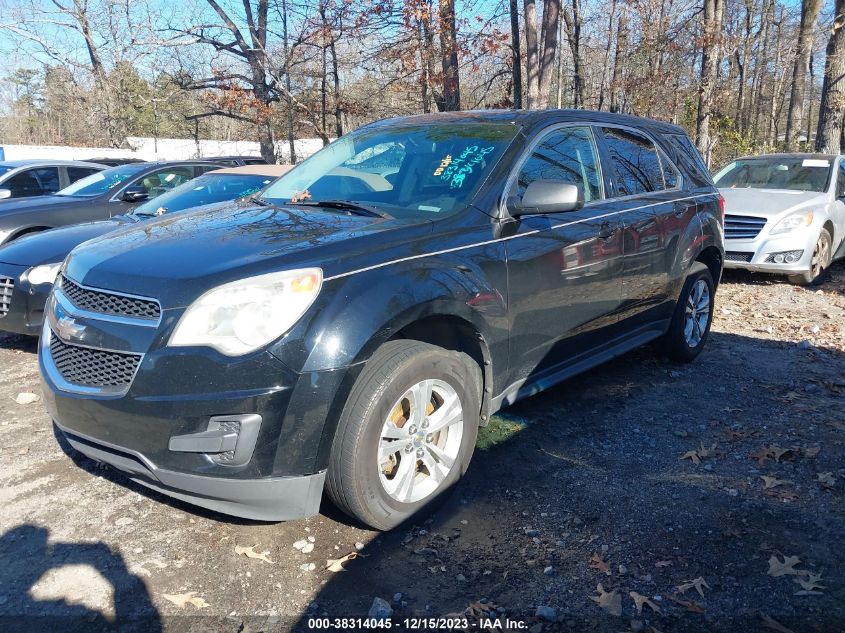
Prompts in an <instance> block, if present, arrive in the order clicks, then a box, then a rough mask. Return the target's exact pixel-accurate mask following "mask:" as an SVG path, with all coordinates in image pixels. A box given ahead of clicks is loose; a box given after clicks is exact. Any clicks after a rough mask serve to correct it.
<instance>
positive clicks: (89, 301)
mask: <svg viewBox="0 0 845 633" xmlns="http://www.w3.org/2000/svg"><path fill="white" fill-rule="evenodd" d="M61 289H62V292H64V293H65V295H67V298H68V299H70V300H71V301H72V302H73V304H74V305H76V306H77V307H78V308H82V309H83V310H88V311H90V312H99V313H101V314H111V315H115V316H122V317H129V318H134V319H148V320H151V321H154V320H157V319H159V318H160V317H161V306H159V304H158V302H157V301H153V300H151V299H139V298H136V297H126V296H124V295H118V294H113V293H111V292H104V291H102V290H89V289H88V288H83V287H82V286H80V285H79V284H77V283H76V282H74V281H71V280H70V279H68V278H67V277H65V276H64V275H63V276H62V278H61Z"/></svg>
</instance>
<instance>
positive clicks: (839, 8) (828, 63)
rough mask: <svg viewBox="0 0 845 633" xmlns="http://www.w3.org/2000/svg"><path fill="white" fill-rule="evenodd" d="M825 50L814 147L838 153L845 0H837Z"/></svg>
mask: <svg viewBox="0 0 845 633" xmlns="http://www.w3.org/2000/svg"><path fill="white" fill-rule="evenodd" d="M826 53H827V57H826V58H825V63H824V82H823V83H822V96H821V105H820V107H819V124H818V128H817V131H816V151H817V152H824V153H826V154H827V153H830V154H839V153H840V151H841V149H842V147H841V138H842V130H843V127H842V120H843V118H845V85H843V84H845V0H836V5H835V8H834V17H833V24H832V26H831V29H830V39H828V41H827V50H826Z"/></svg>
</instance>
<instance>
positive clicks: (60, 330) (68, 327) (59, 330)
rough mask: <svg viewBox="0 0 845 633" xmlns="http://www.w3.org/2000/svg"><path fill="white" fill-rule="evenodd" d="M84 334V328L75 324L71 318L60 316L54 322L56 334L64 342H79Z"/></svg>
mask: <svg viewBox="0 0 845 633" xmlns="http://www.w3.org/2000/svg"><path fill="white" fill-rule="evenodd" d="M84 332H85V326H84V325H82V324H80V323H77V322H76V320H75V319H74V318H73V317H69V316H60V317H59V318H58V320H57V321H56V334H58V335H59V338H62V339H64V340H66V341H70V340H80V339H82V335H83V334H84Z"/></svg>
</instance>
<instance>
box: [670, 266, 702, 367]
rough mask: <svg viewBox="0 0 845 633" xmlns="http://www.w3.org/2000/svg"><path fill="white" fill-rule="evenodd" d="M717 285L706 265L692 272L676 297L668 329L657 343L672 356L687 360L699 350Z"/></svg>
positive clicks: (686, 361) (691, 359) (677, 359)
mask: <svg viewBox="0 0 845 633" xmlns="http://www.w3.org/2000/svg"><path fill="white" fill-rule="evenodd" d="M715 291H716V287H715V284H714V283H713V276H712V275H711V274H710V271H709V270H708V269H706V268H705V269H703V270H699V271H697V272H694V273H691V274H690V275H689V277H687V280H686V282H684V287H683V289H682V290H681V294H680V296H679V297H678V303H677V305H676V306H675V313H674V315H673V316H672V323H671V324H670V325H669V331H668V332H666V334H664V335H663V337H662V338H661V339H660V341H659V345H660V348H661V350H662V351H663V353H664V354H666V355H667V356H668V357H669V358H671V359H672V360H675V361H678V362H681V363H689V362H691V361H693V360H695V358H696V357H697V356H698V355H699V354H700V353H701V350H702V349H703V348H704V344H705V343H706V342H707V337H708V335H709V334H710V324H711V322H712V321H713V295H714V294H715Z"/></svg>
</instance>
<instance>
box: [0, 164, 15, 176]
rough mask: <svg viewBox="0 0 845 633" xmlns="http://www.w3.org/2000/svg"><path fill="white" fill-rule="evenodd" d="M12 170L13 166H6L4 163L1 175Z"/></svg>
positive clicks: (0, 166) (1, 166)
mask: <svg viewBox="0 0 845 633" xmlns="http://www.w3.org/2000/svg"><path fill="white" fill-rule="evenodd" d="M11 170H12V168H11V167H6V166H4V165H0V176H2V175H3V174H5V173H6V172H7V171H11Z"/></svg>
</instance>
